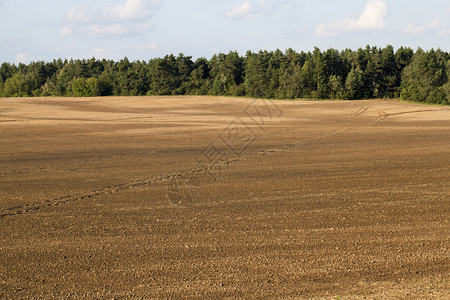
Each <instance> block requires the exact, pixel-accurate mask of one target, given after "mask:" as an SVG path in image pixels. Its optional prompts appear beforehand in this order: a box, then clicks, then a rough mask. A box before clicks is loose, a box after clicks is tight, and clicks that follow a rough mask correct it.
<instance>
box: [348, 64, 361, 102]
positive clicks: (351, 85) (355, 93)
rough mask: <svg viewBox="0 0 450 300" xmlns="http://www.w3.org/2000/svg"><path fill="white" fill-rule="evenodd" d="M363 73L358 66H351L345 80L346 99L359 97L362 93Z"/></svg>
mask: <svg viewBox="0 0 450 300" xmlns="http://www.w3.org/2000/svg"><path fill="white" fill-rule="evenodd" d="M363 76H364V73H363V71H362V70H361V69H360V68H359V67H356V68H353V69H352V70H351V71H350V73H349V74H348V76H347V79H346V80H345V93H346V96H347V98H348V99H350V100H356V99H361V98H362V96H363V93H364V81H363Z"/></svg>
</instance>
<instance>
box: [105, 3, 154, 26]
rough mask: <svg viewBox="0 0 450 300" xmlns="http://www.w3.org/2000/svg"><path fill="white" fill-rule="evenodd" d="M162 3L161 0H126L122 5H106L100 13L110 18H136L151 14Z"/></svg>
mask: <svg viewBox="0 0 450 300" xmlns="http://www.w3.org/2000/svg"><path fill="white" fill-rule="evenodd" d="M162 3H163V1H162V0H127V1H126V2H125V4H123V5H117V6H107V7H106V8H105V9H104V10H103V12H102V14H103V15H104V16H105V17H106V18H107V19H110V20H116V21H117V20H119V21H130V20H136V19H140V18H144V17H148V16H150V15H152V14H153V12H154V9H155V8H156V7H158V6H160V5H161V4H162Z"/></svg>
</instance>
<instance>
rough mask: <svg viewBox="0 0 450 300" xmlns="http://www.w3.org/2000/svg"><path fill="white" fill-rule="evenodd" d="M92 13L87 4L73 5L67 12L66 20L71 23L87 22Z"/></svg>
mask: <svg viewBox="0 0 450 300" xmlns="http://www.w3.org/2000/svg"><path fill="white" fill-rule="evenodd" d="M91 13H92V12H91V11H90V10H89V8H88V7H87V6H86V5H82V6H77V7H73V8H71V9H70V10H69V11H68V12H67V14H66V21H67V22H69V23H87V22H89V19H90V16H89V14H91Z"/></svg>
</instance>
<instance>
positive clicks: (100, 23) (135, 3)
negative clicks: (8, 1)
mask: <svg viewBox="0 0 450 300" xmlns="http://www.w3.org/2000/svg"><path fill="white" fill-rule="evenodd" d="M0 1H1V0H0ZM165 2H166V0H126V1H125V2H124V3H123V4H122V5H107V6H106V7H104V8H103V9H93V8H90V7H88V6H86V5H82V6H77V7H73V8H71V9H70V10H69V11H68V12H67V14H66V23H67V24H66V26H64V27H63V28H62V29H61V30H60V35H61V36H69V35H74V34H91V35H92V34H93V35H118V34H124V33H145V32H148V31H151V30H153V29H154V28H155V26H154V25H152V24H151V23H150V22H149V19H150V18H151V16H152V15H153V14H154V12H155V11H156V9H158V8H159V7H160V6H161V5H162V4H164V3H165ZM68 25H71V26H68Z"/></svg>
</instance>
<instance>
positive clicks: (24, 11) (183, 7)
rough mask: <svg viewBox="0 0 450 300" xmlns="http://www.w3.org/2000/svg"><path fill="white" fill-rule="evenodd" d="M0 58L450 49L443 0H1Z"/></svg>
mask: <svg viewBox="0 0 450 300" xmlns="http://www.w3.org/2000/svg"><path fill="white" fill-rule="evenodd" d="M0 26H1V28H2V30H1V34H0V61H2V62H4V61H8V62H13V63H18V62H25V63H27V62H30V61H36V60H45V61H48V60H52V59H53V58H91V57H96V58H100V59H101V58H112V59H121V58H123V57H124V56H127V57H128V58H129V59H131V60H137V59H140V60H148V59H151V58H153V57H161V56H164V55H165V54H169V53H174V54H178V53H180V52H182V53H184V54H185V55H191V56H193V57H194V58H197V57H207V58H210V57H211V56H212V55H213V54H214V53H219V52H224V53H227V52H229V51H230V50H233V51H234V50H237V51H239V52H240V53H241V54H245V52H246V51H247V50H252V51H258V50H260V49H264V50H275V49H281V50H286V49H287V48H293V49H295V50H298V51H301V50H303V51H309V50H312V49H313V48H314V46H318V47H319V48H321V49H323V50H324V49H328V48H336V49H339V50H340V49H345V48H352V49H356V48H359V47H365V46H366V45H367V44H370V45H372V46H378V47H384V46H386V45H387V44H390V45H393V46H394V47H395V48H398V47H400V46H409V47H412V48H414V49H416V48H417V47H422V48H423V49H430V48H441V49H443V50H445V51H450V3H449V2H448V0H445V1H444V0H429V1H425V2H424V1H415V2H412V1H406V0H395V1H394V0H363V1H361V0H360V1H356V0H340V1H335V0H315V1H312V0H229V1H219V0H184V1H182V0H97V1H87V0H78V1H74V0H40V1H32V0H0Z"/></svg>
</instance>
